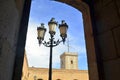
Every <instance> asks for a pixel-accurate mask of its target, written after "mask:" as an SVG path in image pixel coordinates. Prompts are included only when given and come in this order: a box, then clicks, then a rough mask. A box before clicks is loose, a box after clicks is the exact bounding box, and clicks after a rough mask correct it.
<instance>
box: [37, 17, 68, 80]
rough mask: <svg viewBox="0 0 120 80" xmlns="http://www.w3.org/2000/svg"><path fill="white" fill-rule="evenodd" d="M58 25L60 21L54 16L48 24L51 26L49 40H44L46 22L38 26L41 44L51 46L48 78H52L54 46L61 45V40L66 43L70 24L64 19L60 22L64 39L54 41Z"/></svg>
mask: <svg viewBox="0 0 120 80" xmlns="http://www.w3.org/2000/svg"><path fill="white" fill-rule="evenodd" d="M57 25H58V23H57V22H56V21H55V18H52V19H51V20H50V21H49V22H48V26H49V34H50V39H49V41H48V42H46V41H43V40H44V36H45V32H46V28H45V27H44V24H43V23H41V26H39V27H37V32H38V37H37V39H38V41H39V45H41V44H43V45H44V46H46V47H50V58H49V78H48V80H52V48H53V47H55V46H57V45H59V44H60V43H61V42H63V43H65V39H66V37H67V34H66V33H67V29H68V25H67V24H66V23H65V21H64V20H62V23H61V24H59V30H60V36H61V38H62V40H59V39H58V40H57V41H54V35H55V33H56V31H55V29H56V26H57Z"/></svg>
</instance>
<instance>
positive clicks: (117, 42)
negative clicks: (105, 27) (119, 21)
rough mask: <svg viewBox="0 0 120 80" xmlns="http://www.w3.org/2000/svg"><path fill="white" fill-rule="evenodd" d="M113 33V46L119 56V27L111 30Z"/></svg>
mask: <svg viewBox="0 0 120 80" xmlns="http://www.w3.org/2000/svg"><path fill="white" fill-rule="evenodd" d="M113 32H114V37H115V44H116V48H117V53H118V55H119V56H120V27H118V28H115V29H114V30H113Z"/></svg>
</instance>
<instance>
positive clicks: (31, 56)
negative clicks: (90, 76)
mask: <svg viewBox="0 0 120 80" xmlns="http://www.w3.org/2000/svg"><path fill="white" fill-rule="evenodd" d="M52 17H54V18H55V20H56V21H58V23H59V24H60V23H61V20H65V21H66V23H67V24H68V26H69V28H68V38H69V44H70V48H69V49H70V52H77V53H78V64H79V66H78V67H79V69H82V70H86V69H88V68H87V59H86V48H85V41H84V31H83V20H82V14H81V12H80V11H78V10H77V9H75V8H73V7H71V6H69V5H66V4H64V3H60V2H55V1H50V0H33V1H32V6H31V12H30V18H29V24H28V33H27V40H26V47H25V49H26V53H27V58H28V63H29V66H34V67H45V68H48V64H49V48H48V47H44V46H43V45H41V46H39V44H38V40H37V27H38V26H39V25H40V23H44V24H45V27H46V28H48V21H49V20H50V19H51V18H52ZM56 31H57V33H56V35H55V39H56V40H57V39H61V37H60V36H59V35H60V33H59V30H58V28H57V30H56ZM48 36H49V33H48V29H47V32H46V35H45V40H46V41H48V39H49V38H48ZM67 50H68V47H67V43H66V44H65V45H63V44H62V43H61V44H60V45H58V46H57V47H54V48H53V68H58V69H59V68H60V58H59V56H60V55H61V54H62V53H63V52H67Z"/></svg>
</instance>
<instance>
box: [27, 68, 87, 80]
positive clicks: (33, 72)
mask: <svg viewBox="0 0 120 80" xmlns="http://www.w3.org/2000/svg"><path fill="white" fill-rule="evenodd" d="M35 76H36V80H37V79H43V80H48V69H46V68H34V67H32V68H29V77H28V80H34V78H35ZM88 78H89V77H88V71H87V70H70V69H53V70H52V80H57V79H60V80H89V79H88Z"/></svg>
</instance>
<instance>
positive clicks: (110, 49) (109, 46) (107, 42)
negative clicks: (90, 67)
mask: <svg viewBox="0 0 120 80" xmlns="http://www.w3.org/2000/svg"><path fill="white" fill-rule="evenodd" d="M98 44H99V48H100V53H101V54H102V58H103V60H109V59H114V58H116V57H117V54H116V48H115V43H114V39H113V36H112V31H108V32H106V33H104V34H102V35H99V36H98Z"/></svg>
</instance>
